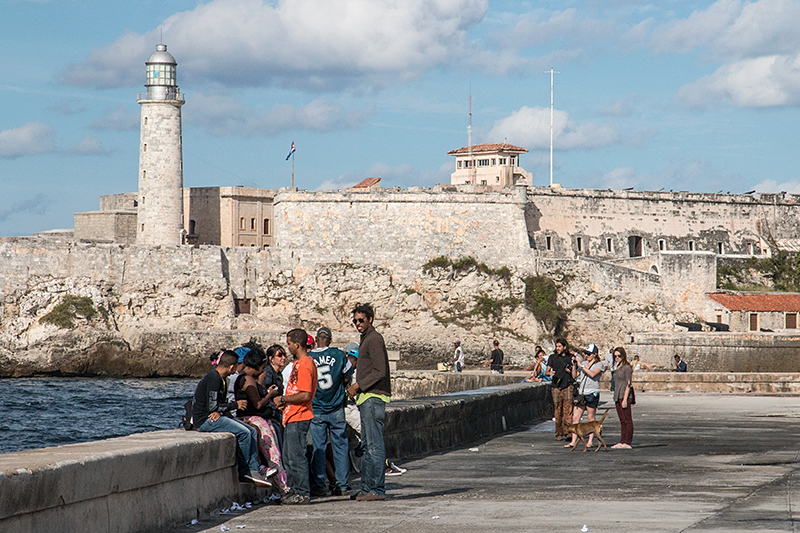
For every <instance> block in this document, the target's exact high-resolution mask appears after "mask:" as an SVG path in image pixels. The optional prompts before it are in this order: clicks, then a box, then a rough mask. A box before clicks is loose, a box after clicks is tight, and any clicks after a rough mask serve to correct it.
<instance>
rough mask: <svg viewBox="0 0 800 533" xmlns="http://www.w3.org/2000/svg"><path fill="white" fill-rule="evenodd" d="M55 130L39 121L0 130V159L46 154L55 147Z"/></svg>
mask: <svg viewBox="0 0 800 533" xmlns="http://www.w3.org/2000/svg"><path fill="white" fill-rule="evenodd" d="M55 136H56V134H55V130H54V129H53V128H52V126H48V125H47V124H42V123H41V122H28V123H27V124H25V125H24V126H21V127H19V128H14V129H10V130H4V131H0V159H15V158H17V157H24V156H30V155H41V154H47V153H50V152H52V151H53V149H54V148H55Z"/></svg>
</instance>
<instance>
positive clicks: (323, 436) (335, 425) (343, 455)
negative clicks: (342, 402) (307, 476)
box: [311, 408, 350, 491]
mask: <svg viewBox="0 0 800 533" xmlns="http://www.w3.org/2000/svg"><path fill="white" fill-rule="evenodd" d="M346 428H347V422H346V421H345V419H344V408H341V409H337V410H336V411H334V412H332V413H322V414H317V413H314V419H313V420H311V439H312V440H313V441H314V453H313V454H312V455H311V483H312V485H313V487H314V488H315V489H318V490H326V489H327V488H328V483H327V482H326V479H325V451H326V449H327V447H328V446H327V444H328V432H330V438H331V449H332V450H333V466H334V469H335V470H336V486H337V487H338V488H340V489H342V490H343V491H345V490H350V458H349V450H350V445H349V443H348V442H347V430H346Z"/></svg>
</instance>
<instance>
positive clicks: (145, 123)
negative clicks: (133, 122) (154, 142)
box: [144, 117, 147, 126]
mask: <svg viewBox="0 0 800 533" xmlns="http://www.w3.org/2000/svg"><path fill="white" fill-rule="evenodd" d="M144 125H145V126H147V117H144Z"/></svg>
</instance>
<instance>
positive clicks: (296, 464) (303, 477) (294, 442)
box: [283, 420, 311, 496]
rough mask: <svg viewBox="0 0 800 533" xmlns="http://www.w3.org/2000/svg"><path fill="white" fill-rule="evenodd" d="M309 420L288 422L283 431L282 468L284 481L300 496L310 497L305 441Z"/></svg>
mask: <svg viewBox="0 0 800 533" xmlns="http://www.w3.org/2000/svg"><path fill="white" fill-rule="evenodd" d="M310 425H311V420H303V421H301V422H289V423H288V424H286V427H285V428H284V431H283V466H284V468H285V469H286V481H287V482H288V484H289V486H290V487H291V488H292V491H293V492H296V493H297V494H299V495H300V496H311V486H310V482H309V479H308V459H307V458H306V439H307V438H308V428H309V426H310Z"/></svg>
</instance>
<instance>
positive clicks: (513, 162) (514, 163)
mask: <svg viewBox="0 0 800 533" xmlns="http://www.w3.org/2000/svg"><path fill="white" fill-rule="evenodd" d="M510 161H511V166H512V167H513V166H514V165H516V164H517V158H516V156H513V155H512V156H511V159H510Z"/></svg>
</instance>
